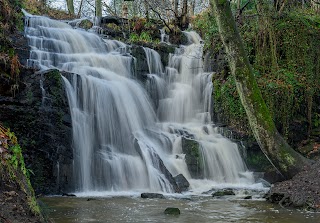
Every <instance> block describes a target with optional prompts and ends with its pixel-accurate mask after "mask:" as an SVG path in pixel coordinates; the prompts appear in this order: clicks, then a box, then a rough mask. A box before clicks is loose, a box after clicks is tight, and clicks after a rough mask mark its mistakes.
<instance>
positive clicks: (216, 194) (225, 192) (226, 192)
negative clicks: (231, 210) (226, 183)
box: [212, 188, 235, 197]
mask: <svg viewBox="0 0 320 223" xmlns="http://www.w3.org/2000/svg"><path fill="white" fill-rule="evenodd" d="M228 195H235V193H234V191H233V190H232V189H228V188H227V189H223V190H218V191H216V192H214V193H213V194H212V197H222V196H228Z"/></svg>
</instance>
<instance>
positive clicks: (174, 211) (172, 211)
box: [164, 207, 180, 215]
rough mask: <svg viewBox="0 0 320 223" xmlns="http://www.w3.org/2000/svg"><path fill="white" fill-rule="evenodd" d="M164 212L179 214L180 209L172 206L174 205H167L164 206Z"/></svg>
mask: <svg viewBox="0 0 320 223" xmlns="http://www.w3.org/2000/svg"><path fill="white" fill-rule="evenodd" d="M164 213H165V214H169V215H180V209H179V208H174V207H168V208H166V210H164Z"/></svg>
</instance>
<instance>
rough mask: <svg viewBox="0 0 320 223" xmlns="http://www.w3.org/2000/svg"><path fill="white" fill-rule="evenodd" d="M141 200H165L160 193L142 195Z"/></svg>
mask: <svg viewBox="0 0 320 223" xmlns="http://www.w3.org/2000/svg"><path fill="white" fill-rule="evenodd" d="M141 198H159V199H165V197H164V196H163V194H158V193H142V194H141Z"/></svg>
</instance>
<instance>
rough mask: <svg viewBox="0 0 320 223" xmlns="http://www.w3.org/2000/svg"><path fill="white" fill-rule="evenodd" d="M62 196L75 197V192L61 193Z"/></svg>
mask: <svg viewBox="0 0 320 223" xmlns="http://www.w3.org/2000/svg"><path fill="white" fill-rule="evenodd" d="M62 196H63V197H64V196H66V197H76V195H75V194H69V193H62Z"/></svg>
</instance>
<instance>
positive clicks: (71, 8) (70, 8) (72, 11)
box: [67, 0, 74, 15]
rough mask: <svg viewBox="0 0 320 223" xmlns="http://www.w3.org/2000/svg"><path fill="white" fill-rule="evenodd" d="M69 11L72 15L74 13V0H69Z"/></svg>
mask: <svg viewBox="0 0 320 223" xmlns="http://www.w3.org/2000/svg"><path fill="white" fill-rule="evenodd" d="M67 7H68V12H69V14H70V15H74V5H73V0H67Z"/></svg>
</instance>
